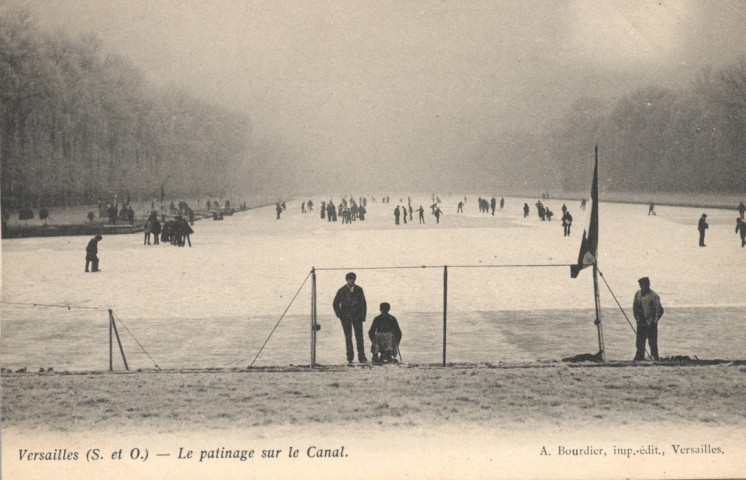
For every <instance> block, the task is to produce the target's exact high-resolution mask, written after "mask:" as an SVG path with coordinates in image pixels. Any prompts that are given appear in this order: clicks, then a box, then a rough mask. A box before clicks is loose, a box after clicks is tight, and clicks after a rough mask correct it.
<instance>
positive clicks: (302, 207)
mask: <svg viewBox="0 0 746 480" xmlns="http://www.w3.org/2000/svg"><path fill="white" fill-rule="evenodd" d="M300 213H306V202H305V201H303V203H301V204H300Z"/></svg>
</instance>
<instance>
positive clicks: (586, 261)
mask: <svg viewBox="0 0 746 480" xmlns="http://www.w3.org/2000/svg"><path fill="white" fill-rule="evenodd" d="M588 266H593V295H594V298H595V303H596V320H595V322H594V323H595V324H596V326H597V327H598V350H599V353H600V354H601V360H602V361H604V362H606V349H605V348H604V330H603V325H602V323H601V297H600V295H599V289H598V145H596V147H595V160H594V165H593V183H592V185H591V220H590V224H589V225H588V230H587V232H586V231H585V230H583V239H582V240H581V242H580V252H579V254H578V263H577V264H576V265H572V266H571V267H570V276H571V277H572V278H576V277H577V276H578V274H579V273H580V270H582V269H584V268H585V267H588Z"/></svg>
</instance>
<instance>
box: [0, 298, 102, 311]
mask: <svg viewBox="0 0 746 480" xmlns="http://www.w3.org/2000/svg"><path fill="white" fill-rule="evenodd" d="M0 303H5V304H7V305H25V306H29V307H52V308H66V309H68V310H72V309H73V308H74V309H76V310H97V311H101V312H106V311H108V310H107V309H105V308H99V307H80V306H77V305H57V304H49V303H24V302H6V301H4V300H3V301H0Z"/></svg>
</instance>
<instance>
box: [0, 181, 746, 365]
mask: <svg viewBox="0 0 746 480" xmlns="http://www.w3.org/2000/svg"><path fill="white" fill-rule="evenodd" d="M376 197H377V198H378V196H376ZM326 198H328V197H326ZM400 198H401V199H402V200H403V201H398V200H399V199H400ZM441 198H442V200H443V203H442V206H441V208H442V210H443V212H444V215H443V216H442V217H441V220H440V224H436V223H435V217H434V216H433V215H432V214H430V213H429V205H430V204H431V203H432V201H431V199H430V195H424V196H416V197H415V196H413V197H412V205H413V207H414V208H415V212H414V221H410V222H409V223H407V224H406V225H405V224H402V225H394V216H393V210H394V207H395V206H396V205H397V204H406V203H407V197H406V195H402V196H396V197H394V196H391V203H390V204H385V205H384V204H381V203H380V201H378V202H372V201H371V198H370V197H369V198H368V207H367V210H368V215H367V216H366V219H365V221H357V222H354V223H353V224H350V225H343V224H342V223H341V219H340V221H338V222H336V223H329V222H327V221H326V220H322V219H321V218H320V216H319V212H318V206H319V204H320V201H321V199H322V198H321V197H315V198H313V200H314V203H315V204H316V207H315V209H314V211H313V212H312V213H306V214H302V213H301V202H302V201H303V200H307V199H308V198H306V199H297V200H294V201H289V202H288V203H287V211H286V212H284V213H283V214H282V218H281V219H280V220H276V219H275V209H274V206H270V207H264V208H258V209H255V210H250V211H248V212H243V213H238V214H236V215H234V216H232V217H225V220H224V221H222V222H216V221H212V220H202V221H199V222H196V223H195V226H194V227H193V228H194V230H195V233H194V234H193V235H192V247H191V248H189V247H185V248H178V247H174V246H171V245H160V246H152V245H151V246H144V245H143V242H142V235H141V234H133V235H115V236H105V237H104V239H103V241H102V242H101V243H100V244H99V258H100V259H101V269H102V271H101V272H100V273H97V274H91V273H84V272H83V268H84V263H85V261H84V259H85V246H86V243H87V242H88V240H89V239H88V238H87V237H53V238H28V239H16V240H3V242H2V249H3V252H2V282H3V283H2V300H3V303H2V305H1V307H2V330H1V332H0V335H1V346H2V349H1V350H2V353H0V364H2V366H3V367H5V368H12V369H18V368H21V367H27V368H28V369H29V370H38V369H39V368H42V367H43V368H48V367H52V368H54V369H55V370H58V371H59V370H71V371H73V370H104V369H107V368H108V349H109V345H108V323H107V322H108V315H109V314H108V309H112V310H113V312H114V314H115V316H116V317H117V319H119V320H120V321H121V323H120V324H119V325H120V326H119V333H120V335H121V336H122V340H123V343H124V350H125V354H126V355H127V360H128V363H129V365H130V368H131V369H136V368H143V369H148V368H153V366H154V362H155V363H156V364H158V365H159V366H160V367H161V368H186V367H196V368H208V367H223V368H224V367H237V368H244V367H246V366H247V365H248V364H249V363H251V361H252V360H253V359H254V357H255V355H256V354H257V352H258V351H259V349H260V347H261V346H262V344H263V343H264V341H265V340H266V339H267V337H268V335H269V334H270V332H271V331H272V329H273V327H274V326H275V324H276V323H277V322H278V320H280V318H281V317H282V315H283V312H285V309H286V308H288V305H290V308H289V309H288V310H287V313H286V315H285V316H284V318H283V319H282V321H281V322H280V324H279V326H278V328H277V330H276V331H275V333H274V335H273V336H272V337H271V338H270V340H269V342H268V343H267V346H266V347H265V349H264V350H263V351H262V353H261V355H260V356H259V358H258V359H257V360H256V363H255V365H289V364H296V365H298V364H308V363H309V361H310V353H309V351H310V338H309V332H310V307H311V279H310V275H309V274H310V271H311V268H312V267H315V268H316V269H317V290H318V319H319V323H320V324H321V325H322V328H321V330H320V331H319V333H318V345H317V362H318V363H320V364H342V363H344V362H345V352H344V338H343V334H342V329H341V327H340V325H339V321H338V320H337V319H336V318H335V317H334V313H333V311H332V308H331V303H332V298H333V297H334V294H335V293H336V290H337V289H338V288H339V287H340V286H341V285H343V283H344V275H345V273H346V272H347V271H355V272H357V276H358V281H357V283H358V284H359V285H361V286H362V287H363V288H364V290H365V294H366V297H367V300H368V307H369V308H368V316H367V321H366V323H365V328H366V334H367V328H369V326H370V323H371V321H372V319H373V317H374V316H375V315H376V314H377V313H378V308H377V307H378V304H379V303H380V302H383V301H387V302H389V303H391V305H392V311H391V313H392V314H393V315H395V316H397V318H398V319H399V322H400V324H401V327H402V330H403V332H404V338H403V341H402V344H401V350H402V356H403V358H404V361H405V362H407V363H439V362H441V361H442V355H443V347H442V338H443V283H444V282H443V280H444V268H443V266H444V265H447V266H448V295H447V322H448V324H447V331H448V333H447V342H448V347H447V348H448V350H447V352H448V361H449V362H493V363H498V362H508V363H510V362H527V361H536V360H544V361H552V360H559V359H561V358H562V357H566V356H572V355H576V354H579V353H595V352H596V351H597V348H598V344H597V342H598V340H597V332H596V327H595V326H594V325H593V320H594V318H595V317H594V312H593V282H592V272H591V269H585V270H583V271H582V272H581V274H580V276H579V278H577V279H571V278H570V274H569V267H567V266H556V265H564V264H569V263H573V262H575V261H576V260H577V254H578V247H579V244H580V238H581V235H582V232H583V228H586V227H587V223H588V219H587V215H588V214H589V213H590V205H589V208H588V210H586V211H585V212H582V211H580V209H579V202H577V201H568V202H566V203H567V206H568V208H569V209H570V211H571V213H572V214H573V217H574V219H575V221H574V225H573V230H572V234H571V236H570V237H569V238H568V237H564V236H563V233H562V226H561V222H560V220H559V218H560V217H561V209H560V207H561V206H562V203H563V201H562V200H559V199H558V200H548V201H546V202H545V204H546V205H547V206H549V208H550V209H551V210H552V211H553V212H554V213H555V217H554V219H553V220H552V221H551V222H541V221H539V219H538V217H537V215H536V208H535V206H534V204H535V203H536V199H527V198H506V205H505V208H504V209H503V210H502V211H500V210H499V209H498V211H496V213H495V215H494V216H492V215H490V214H483V213H480V212H479V211H478V208H477V197H476V196H469V197H468V200H467V203H466V206H465V208H464V213H463V214H458V215H457V214H456V205H457V203H458V201H459V200H463V196H455V195H454V196H449V197H441ZM335 200H336V201H338V200H339V196H336V197H335ZM524 202H527V203H528V204H529V205H530V206H531V213H530V215H529V217H528V218H523V213H522V206H523V203H524ZM419 205H422V206H423V207H425V209H426V212H425V221H426V222H427V223H426V224H425V225H418V223H417V212H416V209H417V208H418V207H419ZM703 212H706V213H707V214H708V221H709V223H710V229H709V230H708V232H707V240H706V243H707V247H706V248H700V247H698V246H697V239H698V232H697V220H698V219H699V216H700V215H701V214H702V213H703ZM736 216H737V213H736V212H735V210H732V211H730V210H715V209H711V210H702V209H698V208H688V207H665V206H659V207H657V216H648V215H647V206H645V205H630V204H619V203H604V202H602V203H601V204H600V242H599V269H600V271H601V272H602V274H603V278H604V279H605V280H606V281H607V282H608V283H609V285H610V287H611V288H612V289H613V292H614V294H615V295H616V298H617V299H618V300H619V302H620V303H621V305H622V307H623V308H624V310H625V312H626V313H627V315H628V316H630V320H631V321H632V322H633V323H634V320H633V319H632V318H631V304H632V297H633V295H634V293H635V291H636V290H637V288H638V286H637V279H638V278H639V277H641V276H649V277H650V278H651V283H652V285H651V287H652V288H653V290H655V291H656V292H658V294H659V295H660V296H661V301H662V303H663V305H664V307H665V309H666V313H665V315H664V317H663V319H662V320H661V325H660V329H659V344H660V353H661V356H664V357H665V356H670V355H689V356H691V357H693V356H697V357H699V358H700V359H704V358H724V359H729V358H730V359H734V358H739V359H742V358H744V352H743V348H744V345H746V329H745V328H744V327H745V326H746V325H745V323H746V311H745V310H744V306H746V288H745V287H744V281H743V279H744V271H746V268H745V267H746V248H740V239H739V238H738V236H737V235H735V234H734V228H735V219H736ZM506 265H510V266H506ZM513 265H539V266H536V267H531V268H529V267H518V266H513ZM423 266H425V267H428V268H422V267H423ZM384 267H385V268H384ZM402 267H415V268H402ZM327 269H329V270H327ZM599 282H600V286H601V304H602V306H603V308H604V314H603V321H604V334H605V341H606V349H607V356H608V359H610V360H630V359H631V358H632V357H633V356H634V335H633V333H632V330H631V328H630V326H629V324H628V323H627V320H626V319H625V317H624V315H623V314H622V312H621V311H620V310H619V308H618V307H617V306H616V303H615V300H614V297H613V296H612V295H611V293H610V292H609V290H608V289H607V288H606V285H605V283H604V280H603V279H599ZM296 293H297V297H296V298H295V301H294V302H292V304H291V301H292V300H293V298H294V296H295V295H296ZM34 305H36V306H34ZM53 305H57V306H69V307H70V308H69V309H68V308H59V307H55V306H53ZM123 326H126V329H125V328H123ZM127 329H128V330H129V332H131V333H132V335H134V338H136V339H137V342H139V343H140V344H141V345H142V347H143V348H144V350H145V351H147V353H148V354H149V355H150V357H152V360H151V359H150V358H149V357H148V356H147V355H146V354H145V353H144V352H143V349H141V347H140V346H139V345H138V343H137V342H136V341H135V340H134V338H133V336H131V335H130V333H128V332H127ZM366 337H367V335H366ZM366 348H369V342H368V341H367V338H366ZM114 349H115V352H116V351H117V347H116V346H115V347H114ZM117 357H118V356H117ZM115 368H117V369H121V368H122V365H121V358H115Z"/></svg>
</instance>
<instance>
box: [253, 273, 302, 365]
mask: <svg viewBox="0 0 746 480" xmlns="http://www.w3.org/2000/svg"><path fill="white" fill-rule="evenodd" d="M310 276H311V272H308V275H306V278H305V279H303V283H301V285H300V287H299V288H298V291H297V292H295V295H293V298H292V300H290V303H289V304H288V306H287V308H285V311H284V312H282V315H281V316H280V319H279V320H277V323H276V324H275V327H274V328H273V329H272V331H271V332H269V336H268V337H267V339H266V340H265V341H264V344H263V345H262V348H260V349H259V351H258V352H257V353H256V356H255V357H254V360H252V361H251V364H250V365H249V368H251V367H253V366H254V362H256V359H257V358H259V354H261V353H262V350H264V347H265V346H266V345H267V342H269V339H270V338H271V337H272V334H274V333H275V330H277V327H278V326H279V325H280V322H281V321H282V319H283V318H285V314H286V313H288V310H290V306H291V305H292V304H293V302H294V301H295V299H296V298H297V297H298V294H299V293H300V291H301V290H302V289H303V286H304V285H305V284H306V282H307V281H308V277H310Z"/></svg>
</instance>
